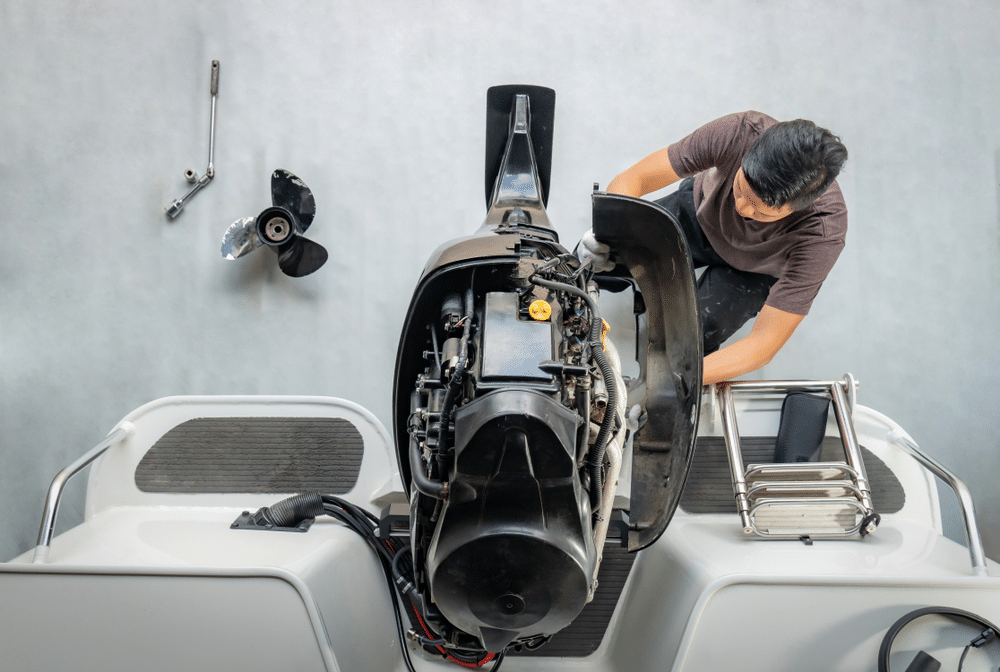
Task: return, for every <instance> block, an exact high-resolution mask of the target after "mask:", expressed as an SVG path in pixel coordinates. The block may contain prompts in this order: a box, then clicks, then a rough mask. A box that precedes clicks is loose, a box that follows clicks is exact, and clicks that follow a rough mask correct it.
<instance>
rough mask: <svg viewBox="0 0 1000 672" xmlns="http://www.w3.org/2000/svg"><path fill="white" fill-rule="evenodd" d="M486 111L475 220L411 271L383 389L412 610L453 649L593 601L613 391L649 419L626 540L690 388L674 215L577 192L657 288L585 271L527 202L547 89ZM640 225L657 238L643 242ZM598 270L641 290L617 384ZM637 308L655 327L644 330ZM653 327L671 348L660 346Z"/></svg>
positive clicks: (618, 446) (695, 361) (693, 339)
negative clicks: (626, 376) (628, 374)
mask: <svg viewBox="0 0 1000 672" xmlns="http://www.w3.org/2000/svg"><path fill="white" fill-rule="evenodd" d="M487 106H488V111H487V151H486V203H487V214H486V220H485V222H484V223H483V224H482V226H481V227H480V228H479V230H478V231H476V232H475V233H474V234H473V235H471V236H468V237H465V238H460V239H457V240H454V241H451V242H449V243H447V244H445V245H443V246H442V247H440V248H438V250H437V251H436V252H435V253H434V254H433V255H432V257H431V260H430V261H429V262H428V264H427V266H426V267H425V269H424V271H423V274H422V277H421V280H420V282H419V283H418V285H417V288H416V290H415V292H414V296H413V300H412V302H411V304H410V309H409V312H408V314H407V319H406V323H405V324H404V327H403V333H402V336H401V339H400V346H399V353H398V358H397V362H396V377H395V389H394V430H395V435H396V448H397V453H398V458H399V468H400V473H401V475H402V477H403V482H404V484H405V485H406V486H407V488H408V490H409V495H410V541H411V557H410V559H411V560H412V584H413V585H412V589H411V592H410V594H411V598H412V601H413V606H414V608H415V611H416V612H417V613H419V620H420V621H421V624H422V625H423V626H424V629H425V630H426V631H427V633H428V635H430V633H431V632H436V633H438V634H437V635H436V637H438V639H435V640H434V641H435V642H436V645H437V646H439V648H440V647H442V646H443V647H444V649H448V648H452V649H454V650H456V651H464V652H468V651H487V652H499V651H503V650H504V649H506V648H508V647H510V646H512V645H526V646H528V647H534V646H537V645H540V644H542V643H544V642H545V641H547V640H548V639H549V638H550V637H551V636H552V635H553V634H554V633H556V632H558V631H559V630H560V629H562V628H564V627H565V626H567V625H568V624H569V623H571V622H572V621H573V620H574V619H575V618H576V616H577V615H578V614H579V613H580V611H581V610H582V609H583V607H584V605H585V604H586V603H587V602H588V601H589V599H591V598H592V597H593V590H594V588H595V584H596V574H597V567H598V565H599V563H600V554H601V550H602V547H603V543H604V534H605V533H606V532H607V525H608V519H609V518H610V514H611V506H612V502H613V500H614V493H615V486H616V483H617V479H618V468H619V466H620V464H621V451H622V447H623V445H624V443H625V435H626V427H625V424H626V421H625V415H626V414H625V409H626V399H628V401H629V402H634V403H636V404H638V405H639V406H640V409H637V412H636V413H635V415H636V416H639V414H640V413H639V411H640V410H641V409H644V408H646V406H647V401H651V402H652V404H651V407H652V408H655V409H656V410H657V412H660V413H666V414H668V417H660V418H657V419H656V420H655V421H652V420H651V421H647V422H645V425H646V426H649V427H654V429H653V431H651V432H646V430H645V429H640V430H639V431H638V432H637V433H636V436H635V437H634V438H635V444H636V446H642V445H644V446H646V447H647V448H648V452H649V454H650V455H652V456H653V457H652V458H651V459H646V460H644V459H643V458H642V456H639V457H638V463H639V464H642V465H643V467H642V468H643V469H647V470H649V473H648V474H643V475H641V476H640V477H639V478H636V475H635V474H634V473H633V488H632V507H631V509H632V511H634V513H630V516H629V519H628V521H629V524H630V529H631V530H632V531H631V532H630V533H629V545H630V549H631V550H638V549H639V548H642V547H644V546H647V545H649V544H650V543H652V542H653V541H655V539H656V538H658V537H659V535H660V534H661V533H662V532H663V529H664V528H665V527H666V524H667V521H668V520H669V518H670V516H671V515H672V513H673V509H674V507H675V506H676V500H677V498H678V497H679V495H680V489H681V486H682V485H683V480H684V476H685V474H686V472H687V466H688V464H689V462H690V454H691V449H692V446H693V440H694V431H693V429H694V423H696V422H697V411H698V400H699V399H700V383H701V350H700V343H701V336H700V332H699V330H698V324H697V317H696V313H695V312H694V293H693V291H694V290H693V273H692V272H691V263H690V259H689V258H687V257H686V256H685V255H686V254H687V252H686V247H684V245H683V241H682V239H681V238H679V236H680V233H679V229H678V227H677V226H676V223H674V222H672V221H671V219H670V217H669V215H667V213H665V212H664V211H663V210H662V209H660V208H658V207H657V206H655V205H653V204H650V203H648V202H645V201H639V200H637V199H630V198H626V197H618V196H609V195H605V194H595V231H598V230H601V231H604V233H603V234H602V235H604V237H605V238H606V239H608V240H610V241H611V242H613V243H614V244H615V247H616V250H617V251H618V255H619V258H620V259H622V260H628V261H631V262H633V263H635V264H639V265H643V264H645V267H644V271H643V273H640V274H638V275H639V276H640V278H645V279H650V278H651V279H652V281H653V282H658V283H660V285H661V286H659V287H655V288H654V287H645V286H644V285H642V284H641V283H638V282H637V281H636V280H633V279H632V278H631V277H630V276H629V275H628V271H627V268H628V267H627V266H623V267H621V270H622V271H623V272H622V273H618V274H617V276H616V275H611V276H608V277H606V278H604V279H603V280H602V279H601V278H597V283H595V282H594V281H593V280H592V277H591V276H592V273H591V272H590V270H589V268H587V267H581V264H580V262H579V261H578V259H577V258H576V257H575V256H574V255H572V254H570V253H569V252H568V251H567V250H566V249H565V248H564V247H563V246H561V245H560V244H559V238H558V236H557V234H556V232H555V231H554V230H553V229H552V227H551V225H550V224H549V220H548V217H547V214H546V211H545V206H546V203H547V192H548V186H549V173H550V165H551V155H552V122H553V118H554V108H555V93H554V92H553V91H552V90H550V89H546V88H543V87H535V86H504V87H494V88H491V89H490V90H489V92H488V95H487ZM636 227H638V228H636ZM648 227H654V228H652V229H650V228H648ZM656 227H660V229H664V230H666V233H665V234H664V236H663V238H664V240H666V245H667V246H668V248H669V249H668V250H667V251H666V252H664V250H663V249H659V247H657V249H654V250H652V251H650V250H648V249H647V248H648V241H646V240H645V239H648V238H649V237H650V235H651V234H652V233H654V232H656V231H657V228H656ZM640 230H641V231H642V232H641V233H640ZM622 232H624V235H625V236H626V237H627V238H628V239H623V238H622V237H621V234H622ZM638 241H643V242H638ZM677 241H680V242H681V244H680V246H679V247H678V246H677V245H676V243H677ZM663 244H664V243H663V242H662V241H660V242H657V243H655V244H654V247H655V246H662V245H663ZM678 250H680V252H678ZM657 255H665V258H664V259H654V258H649V257H656V256H657ZM678 258H679V259H680V262H681V263H678ZM684 262H686V263H684ZM664 269H667V271H666V272H667V273H668V274H669V275H670V277H664V275H663V271H664ZM645 279H644V280H643V282H646V280H645ZM588 281H590V282H588ZM599 283H603V284H604V285H605V286H606V287H607V288H609V289H611V290H612V291H617V290H620V289H622V288H623V287H625V286H629V285H631V286H632V287H633V289H634V290H635V292H636V296H637V297H638V298H637V305H642V310H641V315H640V318H639V319H640V326H641V328H640V330H639V332H640V333H641V334H642V336H643V338H644V339H646V340H648V341H650V343H649V344H646V343H644V344H642V347H640V348H639V351H640V352H639V364H640V371H641V375H640V378H639V379H638V380H635V381H631V383H632V384H631V385H630V386H626V384H625V382H624V380H623V378H622V376H621V371H620V364H619V363H618V359H617V354H616V352H615V351H614V346H613V345H611V343H610V342H605V339H604V333H605V330H604V323H603V321H602V320H601V318H600V315H599V303H598V298H599V289H598V285H599ZM647 292H649V293H650V296H651V298H652V299H653V303H654V304H655V305H654V306H653V307H652V309H649V308H647V306H648V303H649V299H648V298H644V296H645V294H646V293H647ZM664 311H667V314H665V312H664ZM647 314H649V315H655V316H656V319H657V320H658V322H657V324H658V325H659V324H660V323H661V322H662V323H665V322H666V318H667V317H668V315H669V317H670V318H671V320H672V321H673V323H672V324H671V325H670V326H669V327H666V326H663V325H660V326H650V325H648V324H647V322H646V316H647ZM653 339H655V340H657V341H658V342H657V343H653ZM670 339H675V340H677V341H679V343H677V342H672V343H670V344H669V345H670V347H669V348H668V347H666V346H667V343H668V341H669V340H670ZM669 349H672V350H671V352H669V353H668V352H667V350H669ZM651 363H652V365H653V366H652V369H656V371H653V370H651V368H650V366H649V365H650V364H651ZM640 441H641V442H640ZM635 450H641V449H639V448H636V449H635ZM636 462H637V460H636V455H633V463H636ZM425 640H426V638H425ZM441 642H444V644H443V645H442V644H441ZM425 643H426V641H425Z"/></svg>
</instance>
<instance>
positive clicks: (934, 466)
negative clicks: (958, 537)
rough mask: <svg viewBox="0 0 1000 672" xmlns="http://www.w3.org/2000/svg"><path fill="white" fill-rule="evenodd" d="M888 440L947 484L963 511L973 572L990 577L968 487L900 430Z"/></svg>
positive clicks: (890, 433) (890, 435)
mask: <svg viewBox="0 0 1000 672" xmlns="http://www.w3.org/2000/svg"><path fill="white" fill-rule="evenodd" d="M886 438H887V440H888V441H889V442H890V443H894V444H896V446H897V447H899V448H900V449H902V450H903V451H904V452H906V453H908V454H909V455H910V456H911V457H912V458H914V459H915V460H916V461H917V462H919V463H920V464H922V465H923V466H924V467H926V468H927V469H928V470H929V471H930V472H931V473H932V474H934V475H935V476H937V477H938V478H940V479H941V480H942V481H944V482H945V483H947V484H948V486H949V487H950V488H951V489H952V491H953V492H954V493H955V496H956V497H958V504H959V506H960V507H961V509H962V520H963V521H964V523H965V536H966V537H967V538H968V540H969V560H970V561H971V562H972V571H973V572H975V573H976V574H978V575H979V576H989V571H988V570H987V568H986V553H985V552H984V550H983V539H982V537H981V536H980V535H979V526H978V525H977V523H976V507H975V504H974V503H973V501H972V493H970V492H969V488H968V486H966V485H965V482H964V481H963V480H962V479H961V478H959V477H958V476H956V475H955V474H953V473H952V472H951V471H949V470H948V469H947V468H945V467H944V466H942V465H941V464H940V463H938V462H937V461H936V460H934V459H933V458H931V457H930V456H928V455H925V454H924V453H922V452H920V448H919V447H918V446H917V444H916V443H914V442H913V441H912V440H911V439H910V438H909V437H907V436H905V435H904V434H903V433H902V432H900V431H899V430H897V429H894V430H892V431H890V432H889V434H888V436H887V437H886Z"/></svg>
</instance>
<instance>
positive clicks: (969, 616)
mask: <svg viewBox="0 0 1000 672" xmlns="http://www.w3.org/2000/svg"><path fill="white" fill-rule="evenodd" d="M930 614H936V615H941V616H952V617H956V618H964V619H965V620H967V621H971V622H973V623H975V624H977V625H978V626H980V627H982V628H986V629H990V630H993V632H994V633H996V634H998V635H1000V629H998V628H997V626H995V625H993V624H992V623H990V622H989V621H987V620H986V619H985V618H983V617H982V616H977V615H976V614H973V613H972V612H969V611H965V610H963V609H955V608H953V607H925V608H923V609H917V610H916V611H911V612H910V613H908V614H906V615H905V616H903V617H902V618H900V619H899V620H898V621H896V622H895V623H893V624H892V626H890V628H889V629H888V630H887V631H886V633H885V636H884V637H883V638H882V645H881V646H880V647H879V650H878V672H889V654H890V653H892V642H893V640H895V639H896V635H898V634H899V631H900V630H902V629H903V628H904V627H905V626H906V625H907V624H909V623H910V622H911V621H914V620H916V619H918V618H920V617H922V616H928V615H930Z"/></svg>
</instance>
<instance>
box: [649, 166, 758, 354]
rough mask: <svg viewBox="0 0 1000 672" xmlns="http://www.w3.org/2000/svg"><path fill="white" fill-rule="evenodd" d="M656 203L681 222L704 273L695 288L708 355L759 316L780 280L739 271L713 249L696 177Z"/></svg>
mask: <svg viewBox="0 0 1000 672" xmlns="http://www.w3.org/2000/svg"><path fill="white" fill-rule="evenodd" d="M656 203H657V204H659V205H661V206H663V207H664V208H666V209H667V211H669V212H670V214H672V215H674V216H675V217H676V218H677V221H678V222H680V225H681V230H682V231H683V232H684V236H685V237H686V238H687V243H688V250H690V252H691V259H692V261H694V267H695V268H696V269H697V268H704V269H705V270H704V272H702V274H701V276H700V277H698V279H697V280H696V283H695V284H696V288H697V295H698V312H699V314H700V317H701V333H702V336H703V338H704V344H705V354H706V355H707V354H709V353H712V352H715V351H716V350H718V349H719V347H720V346H721V345H722V343H723V342H724V341H725V340H726V339H728V338H729V337H730V336H732V335H733V334H735V333H736V332H737V331H739V329H740V327H742V326H743V325H744V324H746V323H747V322H748V321H749V320H751V319H753V318H754V317H755V316H756V315H757V313H759V312H760V309H761V308H762V307H763V306H764V301H766V300H767V295H768V294H769V293H770V291H771V285H773V284H774V283H775V282H777V278H774V277H771V276H770V275H763V274H760V273H748V272H747V271H739V270H736V269H735V268H733V267H732V266H730V265H729V264H727V263H726V262H725V261H723V260H722V257H720V256H719V255H718V253H717V252H716V251H715V250H713V249H712V246H711V245H710V244H709V242H708V239H707V238H705V232H704V231H702V230H701V226H700V225H699V224H698V216H697V214H696V212H695V207H694V178H693V177H689V178H687V179H685V180H684V181H682V182H681V183H680V186H679V187H678V189H677V191H675V192H674V193H672V194H670V195H668V196H666V197H664V198H661V199H659V200H657V201H656Z"/></svg>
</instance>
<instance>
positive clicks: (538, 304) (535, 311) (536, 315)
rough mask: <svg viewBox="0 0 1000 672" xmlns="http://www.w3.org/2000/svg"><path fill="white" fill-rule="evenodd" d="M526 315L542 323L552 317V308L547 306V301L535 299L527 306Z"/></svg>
mask: <svg viewBox="0 0 1000 672" xmlns="http://www.w3.org/2000/svg"><path fill="white" fill-rule="evenodd" d="M528 314H529V315H531V319H533V320H538V321H539V322H544V321H545V320H547V319H549V318H550V317H552V306H550V305H549V302H548V301H543V300H542V299H536V300H534V301H532V302H531V305H530V306H528Z"/></svg>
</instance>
